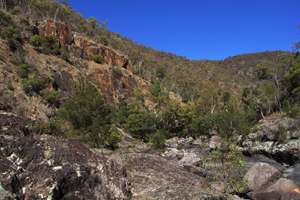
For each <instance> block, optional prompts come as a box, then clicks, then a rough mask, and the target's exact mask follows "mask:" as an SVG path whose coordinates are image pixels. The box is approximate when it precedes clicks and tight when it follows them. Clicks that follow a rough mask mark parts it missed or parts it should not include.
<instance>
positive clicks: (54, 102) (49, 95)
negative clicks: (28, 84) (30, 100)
mask: <svg viewBox="0 0 300 200" xmlns="http://www.w3.org/2000/svg"><path fill="white" fill-rule="evenodd" d="M41 95H42V96H43V98H44V99H45V100H46V101H47V102H48V103H49V105H51V106H54V107H59V105H60V101H59V93H58V91H56V90H52V91H50V90H48V89H45V90H43V91H42V92H41Z"/></svg>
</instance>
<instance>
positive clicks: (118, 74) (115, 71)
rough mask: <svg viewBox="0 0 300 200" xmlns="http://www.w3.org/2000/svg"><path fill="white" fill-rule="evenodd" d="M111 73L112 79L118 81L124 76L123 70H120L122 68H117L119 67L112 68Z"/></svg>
mask: <svg viewBox="0 0 300 200" xmlns="http://www.w3.org/2000/svg"><path fill="white" fill-rule="evenodd" d="M111 73H112V77H113V78H116V79H118V78H120V77H122V75H123V74H122V70H121V69H120V67H117V66H113V67H112V71H111Z"/></svg>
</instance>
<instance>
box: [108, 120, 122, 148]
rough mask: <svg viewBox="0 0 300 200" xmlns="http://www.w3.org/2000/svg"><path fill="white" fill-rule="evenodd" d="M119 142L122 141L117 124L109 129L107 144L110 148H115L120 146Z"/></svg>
mask: <svg viewBox="0 0 300 200" xmlns="http://www.w3.org/2000/svg"><path fill="white" fill-rule="evenodd" d="M119 142H121V135H120V133H119V131H118V129H117V127H116V125H112V126H111V128H110V130H109V135H108V137H107V138H106V143H105V146H106V147H107V148H109V149H112V150H115V149H117V148H118V143H119Z"/></svg>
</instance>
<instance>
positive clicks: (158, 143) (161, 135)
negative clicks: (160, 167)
mask: <svg viewBox="0 0 300 200" xmlns="http://www.w3.org/2000/svg"><path fill="white" fill-rule="evenodd" d="M166 135H167V134H166V131H165V130H157V131H156V132H155V133H154V134H153V135H151V137H150V143H151V146H152V147H153V148H154V149H163V148H164V147H165V142H166Z"/></svg>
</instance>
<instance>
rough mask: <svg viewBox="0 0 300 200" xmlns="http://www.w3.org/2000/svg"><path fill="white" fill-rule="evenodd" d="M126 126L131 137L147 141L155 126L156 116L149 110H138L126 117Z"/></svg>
mask: <svg viewBox="0 0 300 200" xmlns="http://www.w3.org/2000/svg"><path fill="white" fill-rule="evenodd" d="M126 128H127V130H128V132H129V133H130V134H131V135H132V136H133V137H135V138H138V139H142V140H144V141H149V138H150V136H151V135H152V134H153V133H154V132H155V131H156V128H157V121H156V117H155V115H154V114H153V113H151V112H149V111H139V112H137V113H133V114H130V115H129V116H128V119H127V123H126Z"/></svg>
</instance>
